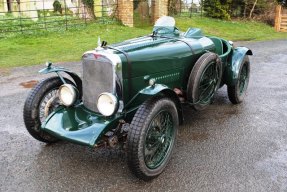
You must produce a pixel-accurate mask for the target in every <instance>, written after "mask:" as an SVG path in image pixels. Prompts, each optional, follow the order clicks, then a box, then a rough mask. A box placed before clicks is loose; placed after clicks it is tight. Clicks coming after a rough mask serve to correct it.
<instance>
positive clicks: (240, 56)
mask: <svg viewBox="0 0 287 192" xmlns="http://www.w3.org/2000/svg"><path fill="white" fill-rule="evenodd" d="M245 55H253V53H252V51H251V50H250V49H248V48H247V47H237V48H236V49H234V50H233V54H232V58H231V61H230V62H229V64H228V66H227V70H225V74H224V76H225V83H226V85H227V86H234V85H235V84H236V82H237V79H238V76H239V70H240V66H241V64H242V62H243V60H244V57H245Z"/></svg>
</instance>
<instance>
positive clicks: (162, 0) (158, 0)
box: [152, 0, 168, 22]
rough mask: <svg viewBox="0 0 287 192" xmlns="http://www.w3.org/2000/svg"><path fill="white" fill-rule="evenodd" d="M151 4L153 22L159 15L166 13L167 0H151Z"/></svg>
mask: <svg viewBox="0 0 287 192" xmlns="http://www.w3.org/2000/svg"><path fill="white" fill-rule="evenodd" d="M152 6H153V8H152V10H153V21H154V22H155V21H156V20H157V19H158V18H160V17H161V16H163V15H168V0H153V3H152Z"/></svg>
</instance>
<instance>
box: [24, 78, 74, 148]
mask: <svg viewBox="0 0 287 192" xmlns="http://www.w3.org/2000/svg"><path fill="white" fill-rule="evenodd" d="M65 81H66V82H67V83H71V84H73V83H72V82H71V81H70V80H68V79H65ZM62 84H63V82H62V81H61V80H60V78H59V77H50V78H47V79H44V80H42V81H41V82H39V83H38V84H37V85H36V86H35V87H34V88H33V89H32V90H31V91H30V93H29V95H28V97H27V99H26V101H25V104H24V110H23V117H24V123H25V126H26V129H27V130H28V132H29V133H30V135H31V136H32V137H34V138H35V139H37V140H39V141H42V142H45V143H54V142H56V141H58V140H59V139H57V138H55V137H53V136H52V135H50V134H48V133H46V132H44V131H42V130H41V129H40V128H41V120H40V116H41V114H40V105H41V104H42V101H43V99H44V98H45V97H46V96H47V95H49V94H51V97H52V93H53V94H54V93H55V91H56V90H58V88H59V87H60V86H61V85H62ZM48 109H49V111H48V112H47V113H51V111H50V110H51V109H50V108H48Z"/></svg>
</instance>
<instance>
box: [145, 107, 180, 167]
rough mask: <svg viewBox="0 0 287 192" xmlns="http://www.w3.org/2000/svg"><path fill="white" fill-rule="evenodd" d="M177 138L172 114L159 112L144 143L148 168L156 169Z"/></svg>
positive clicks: (165, 158) (164, 159) (167, 154)
mask: <svg viewBox="0 0 287 192" xmlns="http://www.w3.org/2000/svg"><path fill="white" fill-rule="evenodd" d="M174 139H175V134H174V123H173V119H172V115H171V114H170V113H169V112H167V111H161V112H159V113H158V114H157V115H156V116H155V117H154V118H153V119H152V121H151V123H150V125H149V128H148V131H147V134H146V137H145V144H144V161H145V164H146V166H147V167H148V168H150V169H156V168H158V167H159V166H160V165H162V164H163V163H164V162H165V161H166V160H167V157H168V156H169V154H170V152H171V149H172V146H173V143H174Z"/></svg>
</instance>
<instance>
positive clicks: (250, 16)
mask: <svg viewBox="0 0 287 192" xmlns="http://www.w3.org/2000/svg"><path fill="white" fill-rule="evenodd" d="M256 3H257V0H255V2H254V4H253V7H252V9H251V11H250V14H249V19H251V18H252V14H253V11H254V8H255V6H256Z"/></svg>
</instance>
